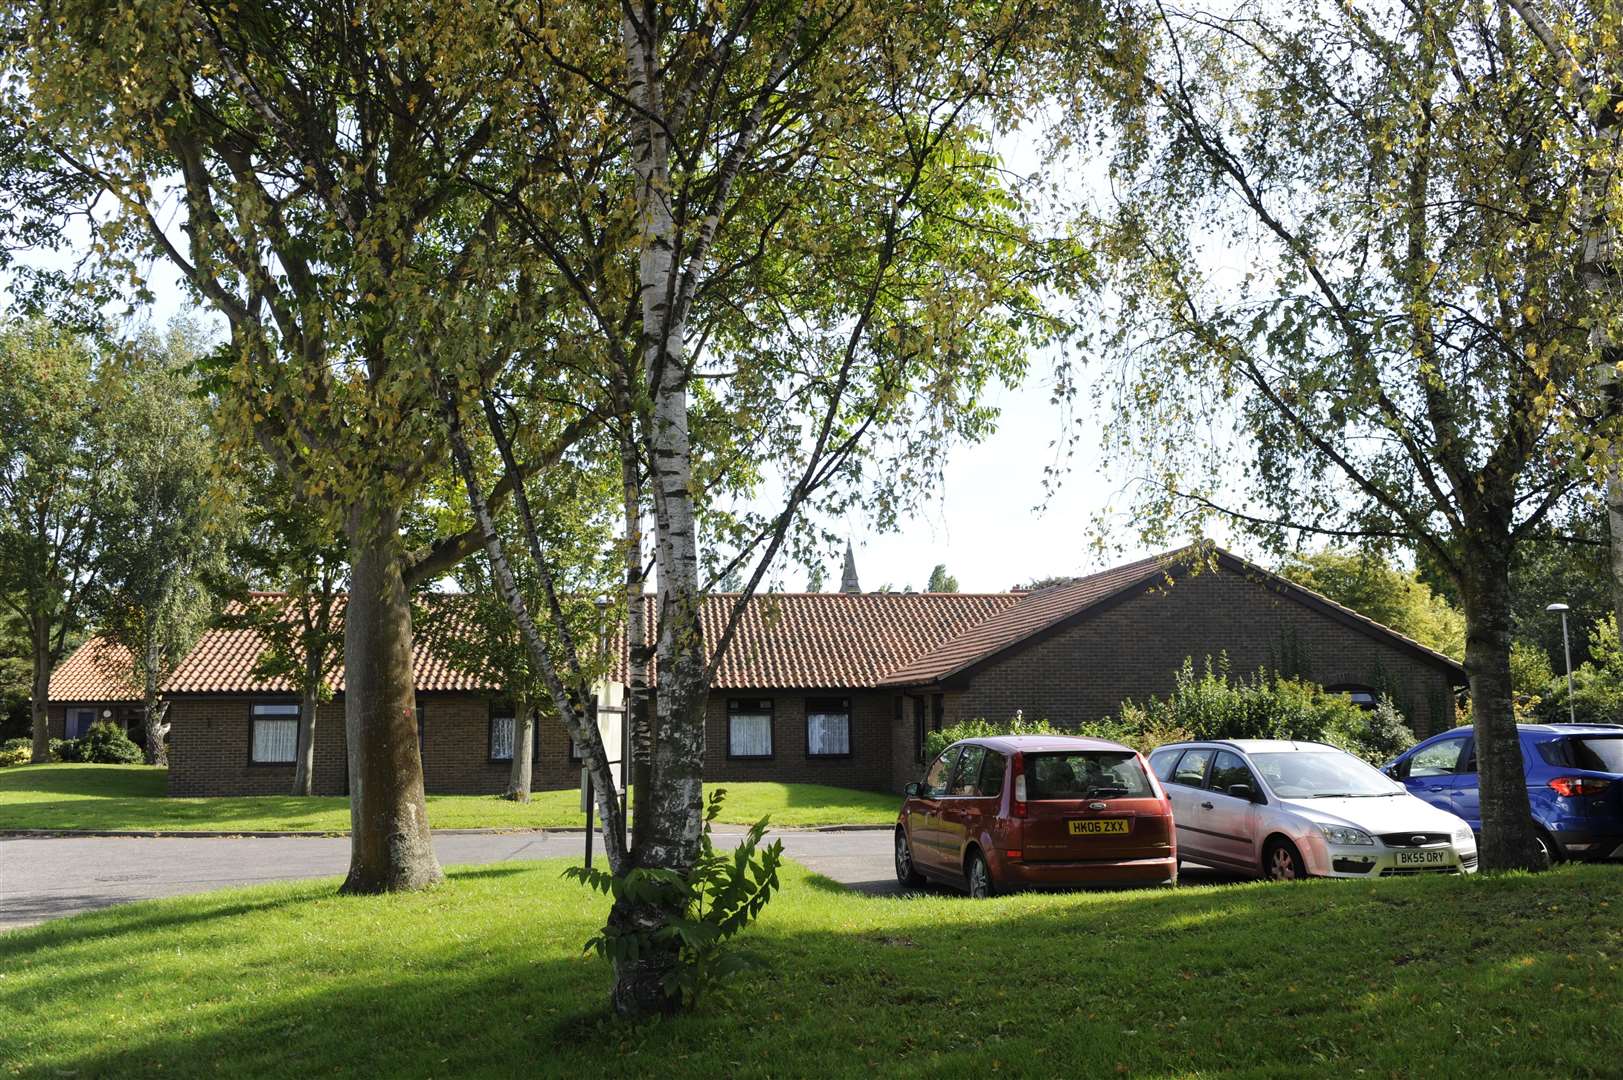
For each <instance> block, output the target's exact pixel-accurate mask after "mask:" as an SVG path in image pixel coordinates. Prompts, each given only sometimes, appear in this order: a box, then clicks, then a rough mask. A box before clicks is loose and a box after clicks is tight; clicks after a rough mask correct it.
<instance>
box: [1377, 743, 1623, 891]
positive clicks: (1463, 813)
mask: <svg viewBox="0 0 1623 1080" xmlns="http://www.w3.org/2000/svg"><path fill="white" fill-rule="evenodd" d="M1517 730H1518V731H1519V732H1520V733H1521V740H1522V761H1523V763H1524V767H1525V768H1526V770H1527V797H1528V800H1529V801H1530V802H1531V803H1532V804H1533V818H1534V819H1535V820H1536V821H1537V823H1538V827H1539V843H1540V844H1542V845H1543V846H1544V850H1545V855H1546V857H1547V858H1549V859H1551V860H1552V861H1553V860H1559V859H1617V858H1623V727H1620V726H1617V725H1603V724H1519V725H1517ZM1475 743H1476V739H1475V737H1474V736H1473V734H1472V731H1471V729H1470V728H1469V727H1462V728H1455V729H1454V730H1453V731H1448V732H1444V733H1443V734H1441V735H1433V736H1432V737H1431V738H1429V739H1427V740H1426V741H1425V742H1422V743H1418V744H1416V745H1415V746H1413V747H1411V748H1410V749H1409V750H1408V751H1406V752H1405V753H1404V754H1402V755H1401V756H1399V757H1397V758H1395V759H1394V760H1392V761H1389V762H1387V764H1386V765H1384V766H1383V767H1382V769H1381V771H1382V772H1384V773H1386V775H1388V776H1390V777H1391V778H1392V779H1394V780H1397V781H1398V782H1400V783H1402V784H1403V785H1404V786H1405V787H1407V788H1408V789H1409V792H1410V794H1413V795H1416V796H1418V797H1419V798H1422V799H1424V800H1426V801H1427V802H1429V803H1431V804H1432V805H1433V806H1436V807H1439V808H1441V809H1443V810H1449V811H1452V812H1453V813H1455V814H1457V815H1458V816H1460V817H1462V818H1464V819H1465V820H1466V822H1467V823H1469V824H1470V826H1471V828H1472V829H1473V830H1475V831H1476V833H1477V834H1478V835H1479V836H1480V835H1481V833H1482V805H1481V802H1480V800H1479V798H1478V791H1477V771H1476V746H1475Z"/></svg>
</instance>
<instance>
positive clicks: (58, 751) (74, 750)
mask: <svg viewBox="0 0 1623 1080" xmlns="http://www.w3.org/2000/svg"><path fill="white" fill-rule="evenodd" d="M51 760H52V761H66V762H78V761H83V760H84V752H83V751H82V750H81V749H80V747H79V740H78V739H52V740H51Z"/></svg>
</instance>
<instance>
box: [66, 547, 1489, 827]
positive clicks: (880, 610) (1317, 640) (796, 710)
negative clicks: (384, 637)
mask: <svg viewBox="0 0 1623 1080" xmlns="http://www.w3.org/2000/svg"><path fill="white" fill-rule="evenodd" d="M847 577H848V579H849V581H848V583H847V585H846V587H845V590H844V591H842V592H839V593H813V594H771V595H766V596H760V597H757V598H755V599H754V600H753V601H751V603H750V605H749V607H748V608H747V609H746V613H745V616H744V621H743V623H742V624H741V626H740V628H739V631H738V634H737V636H736V638H735V640H734V643H733V646H732V648H731V649H730V650H729V652H728V655H727V656H726V657H724V658H723V661H722V663H721V664H720V665H719V667H718V670H717V677H716V681H715V685H714V688H713V690H712V693H711V696H710V702H709V706H708V722H707V727H706V769H705V772H706V776H707V777H708V778H711V779H716V780H775V781H783V782H809V783H823V784H833V785H838V786H842V787H855V788H870V789H875V790H885V789H890V790H895V789H899V788H900V787H901V786H902V785H903V784H905V783H906V782H907V781H908V780H910V779H912V778H913V776H914V774H915V770H916V769H917V768H918V766H919V757H920V754H921V748H922V744H923V738H924V733H925V732H926V731H927V730H928V729H930V728H935V727H939V726H942V725H944V724H950V723H953V722H955V721H957V720H960V719H968V718H973V717H993V718H1002V717H1008V716H1012V715H1013V714H1014V713H1015V712H1016V711H1017V710H1019V711H1022V712H1024V714H1025V715H1026V716H1028V717H1046V718H1048V719H1050V720H1052V721H1054V722H1056V723H1059V724H1075V723H1079V722H1081V721H1084V720H1094V719H1098V718H1100V717H1104V716H1108V715H1110V714H1111V713H1113V712H1114V711H1115V710H1116V709H1117V707H1118V706H1119V705H1120V703H1121V702H1122V701H1123V700H1124V699H1127V698H1133V699H1136V700H1140V701H1142V700H1144V699H1146V698H1148V697H1149V696H1150V695H1152V694H1154V695H1164V694H1166V693H1167V692H1168V690H1170V688H1171V686H1172V681H1173V675H1174V673H1175V672H1176V671H1177V669H1178V668H1179V667H1180V665H1181V664H1182V663H1183V661H1184V659H1185V658H1187V657H1192V658H1194V659H1195V660H1196V662H1197V663H1198V662H1199V661H1200V660H1201V659H1202V658H1204V657H1205V656H1208V655H1213V656H1215V655H1218V654H1224V655H1226V656H1227V658H1228V662H1229V666H1230V669H1231V670H1232V671H1234V672H1236V673H1248V672H1251V671H1255V670H1257V669H1258V668H1269V669H1271V670H1277V671H1283V672H1286V673H1288V674H1296V675H1300V676H1303V677H1305V678H1310V679H1312V680H1314V681H1316V682H1319V683H1322V684H1323V685H1325V686H1327V687H1330V688H1332V689H1337V690H1343V691H1346V692H1348V693H1350V694H1353V695H1354V696H1355V698H1359V699H1366V698H1367V699H1370V700H1372V699H1373V696H1374V695H1377V694H1380V693H1388V694H1391V695H1392V697H1393V699H1394V700H1395V701H1396V702H1397V703H1398V705H1399V707H1400V708H1401V709H1402V710H1403V712H1404V714H1405V715H1406V716H1407V717H1408V718H1409V721H1410V723H1411V725H1412V726H1413V727H1414V729H1415V733H1416V735H1419V736H1425V735H1427V734H1429V733H1431V732H1433V731H1436V730H1440V729H1442V728H1444V727H1447V726H1451V725H1452V723H1453V696H1454V693H1455V688H1456V687H1458V686H1460V685H1462V684H1463V683H1464V672H1463V670H1462V669H1461V668H1460V666H1459V665H1458V664H1457V663H1455V662H1454V661H1453V660H1450V659H1449V658H1448V657H1446V656H1443V655H1441V654H1439V653H1436V652H1433V651H1432V650H1430V649H1427V648H1426V647H1424V646H1422V645H1420V644H1418V643H1416V642H1414V641H1411V640H1410V639H1408V638H1406V637H1403V636H1402V635H1400V634H1397V633H1395V632H1394V631H1392V630H1390V629H1388V628H1386V627H1384V626H1381V625H1380V624H1378V623H1375V622H1373V621H1371V620H1369V619H1367V618H1364V617H1363V616H1361V615H1358V614H1357V613H1355V612H1353V611H1350V610H1348V609H1346V608H1344V607H1341V606H1340V605H1338V604H1335V603H1334V602H1332V601H1330V600H1328V599H1326V598H1324V597H1322V596H1320V595H1318V594H1317V593H1313V592H1311V591H1309V590H1307V589H1303V588H1301V587H1300V586H1297V585H1294V584H1292V583H1290V582H1288V581H1285V580H1284V579H1283V578H1280V577H1278V576H1277V575H1274V574H1271V573H1269V572H1267V571H1265V570H1263V569H1261V568H1260V567H1257V566H1255V565H1253V564H1251V563H1248V562H1245V561H1244V560H1242V559H1239V558H1237V557H1235V556H1233V555H1230V554H1228V553H1227V552H1223V551H1217V552H1215V553H1214V554H1213V555H1212V556H1211V558H1209V559H1208V560H1206V561H1205V562H1204V563H1203V564H1201V565H1199V566H1198V567H1197V566H1193V565H1190V564H1188V563H1186V562H1184V561H1180V560H1179V559H1178V558H1176V557H1174V556H1161V557H1157V558H1151V559H1145V560H1141V561H1139V562H1135V563H1131V564H1128V565H1125V566H1121V567H1117V568H1115V569H1112V570H1107V571H1105V572H1103V573H1100V574H1095V575H1093V576H1091V577H1088V578H1083V579H1081V580H1079V581H1077V582H1075V583H1073V584H1070V585H1064V586H1059V587H1056V588H1052V589H1045V590H1043V591H1041V592H1033V593H861V592H857V591H855V589H854V587H855V574H854V570H851V571H850V572H848V574H847ZM729 599H730V598H727V597H712V598H710V600H709V602H708V603H707V605H706V607H705V608H704V610H703V612H702V620H703V622H704V625H705V632H706V639H707V640H715V639H716V638H717V636H718V635H719V631H720V627H721V621H722V620H723V619H724V618H725V615H726V610H727V604H728V601H729ZM454 602H455V601H454V598H431V599H430V600H429V602H428V605H427V607H428V614H427V615H426V616H425V619H437V618H440V613H439V612H436V611H435V608H436V607H440V608H441V611H447V608H448V607H449V605H451V604H454ZM441 621H442V623H443V625H445V626H449V625H454V621H455V617H454V615H453V614H449V613H448V612H447V614H446V616H445V617H444V618H443V619H441ZM435 632H436V630H435V628H433V627H428V626H425V627H421V628H420V629H419V635H418V650H417V653H418V654H417V658H416V677H417V687H418V696H417V704H418V731H419V738H420V739H421V746H422V755H423V776H424V781H425V783H426V785H427V788H428V790H429V791H431V792H455V793H468V794H477V793H486V792H497V791H500V790H502V789H503V787H504V786H505V784H506V779H507V774H508V769H509V763H510V758H509V757H508V756H506V755H509V754H510V752H511V751H510V748H511V734H510V733H511V723H512V721H511V712H512V710H511V708H509V707H507V706H506V704H505V702H504V699H503V696H502V692H501V690H502V688H501V687H500V686H499V685H497V684H496V683H495V682H494V681H493V680H491V679H489V678H481V677H477V676H474V675H470V674H468V673H466V672H464V671H460V670H457V669H455V668H453V667H451V666H450V665H448V664H446V663H445V662H444V661H443V660H442V659H441V658H440V657H438V656H437V655H436V654H435V652H434V650H433V647H432V643H433V640H434V636H435ZM438 632H444V630H443V626H442V628H441V629H440V630H439V631H438ZM258 650H259V645H258V641H257V638H256V637H255V636H254V634H253V633H252V632H251V631H244V630H213V631H210V632H209V633H207V634H206V635H205V636H204V637H203V639H202V640H201V641H200V642H199V643H198V645H197V646H196V648H195V649H194V650H193V651H192V654H191V655H190V656H188V658H187V659H186V661H185V662H184V663H183V664H182V665H181V666H180V668H179V669H178V670H177V671H176V672H175V674H174V676H173V677H172V678H171V679H170V680H169V681H168V684H167V685H166V687H165V693H166V696H167V697H168V699H169V701H170V702H171V704H170V713H169V719H170V722H171V730H170V751H169V759H170V768H169V790H170V793H171V794H174V795H223V794H244V795H246V794H281V793H283V792H286V791H287V790H288V789H289V787H290V786H291V784H292V769H293V766H292V765H291V763H290V762H291V757H292V749H291V742H290V741H289V740H290V736H291V732H292V730H293V724H294V722H295V720H296V717H297V711H298V703H297V699H296V698H295V697H294V695H292V694H291V693H290V692H289V690H288V687H287V686H286V685H285V684H280V683H277V682H276V681H275V680H264V679H260V678H257V677H255V676H254V674H253V668H254V664H255V660H256V659H257V656H258ZM109 652H110V650H107V649H105V648H102V647H100V646H98V645H97V644H96V643H95V642H91V643H88V644H87V645H86V646H84V647H83V648H81V649H80V650H79V651H78V652H76V653H75V654H74V655H73V656H71V657H69V658H68V660H66V661H65V662H64V663H63V664H62V666H61V667H60V668H59V670H58V672H57V674H56V676H55V677H54V678H53V679H52V682H51V707H50V714H51V724H52V735H53V737H58V738H60V737H62V735H63V728H64V726H65V724H66V723H68V722H69V721H70V720H71V719H72V718H73V715H74V710H78V711H79V712H81V713H86V714H88V711H89V710H97V709H107V710H128V709H129V708H130V694H129V691H128V690H127V689H125V688H124V687H126V686H127V680H126V681H121V680H120V679H119V678H118V676H117V664H116V662H110V661H109V657H108V653H109ZM333 679H334V690H335V695H334V700H333V701H332V702H331V703H330V704H327V705H324V706H323V707H322V709H321V712H320V714H319V715H318V717H317V734H316V776H315V788H316V791H317V792H318V793H322V794H342V793H343V791H344V787H345V782H346V781H345V768H344V729H343V700H342V696H343V685H342V671H341V670H335V671H334V674H333ZM534 776H535V779H534V783H535V786H536V788H538V789H544V788H549V787H565V786H572V785H573V784H575V783H576V782H577V781H578V778H579V763H578V761H577V760H576V759H574V758H573V757H572V755H571V747H570V742H569V739H568V737H567V736H566V735H565V734H564V732H563V730H562V728H561V727H559V726H558V725H557V724H556V723H549V722H547V721H546V720H545V719H543V721H542V722H541V724H540V729H539V731H538V733H537V738H536V740H535V773H534Z"/></svg>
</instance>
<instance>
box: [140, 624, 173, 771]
mask: <svg viewBox="0 0 1623 1080" xmlns="http://www.w3.org/2000/svg"><path fill="white" fill-rule="evenodd" d="M147 642H148V645H147V670H146V687H145V694H144V696H143V698H142V701H141V716H142V721H143V727H144V729H145V732H146V760H147V764H148V765H162V766H164V767H166V768H167V767H168V765H169V747H168V746H166V745H165V744H164V741H163V739H164V735H165V734H166V733H167V731H166V728H165V726H164V722H163V721H164V717H166V716H167V715H168V714H169V703H168V702H166V701H163V700H162V699H160V698H159V697H158V667H157V653H158V634H157V628H156V627H154V626H149V627H148V628H147Z"/></svg>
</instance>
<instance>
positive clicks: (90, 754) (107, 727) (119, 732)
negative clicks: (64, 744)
mask: <svg viewBox="0 0 1623 1080" xmlns="http://www.w3.org/2000/svg"><path fill="white" fill-rule="evenodd" d="M77 752H78V755H79V756H78V757H77V758H74V759H73V760H75V761H83V762H88V763H91V764H94V765H139V764H140V763H141V748H140V747H139V746H136V745H135V743H134V742H132V741H131V740H130V737H129V736H128V735H126V734H124V729H123V728H121V727H119V726H118V725H117V724H109V723H106V722H105V721H98V722H97V723H94V724H92V725H91V726H90V730H89V731H87V732H85V733H84V735H83V736H82V737H81V738H80V739H79V740H78V743H77ZM63 760H64V761H66V760H68V759H67V758H63Z"/></svg>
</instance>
